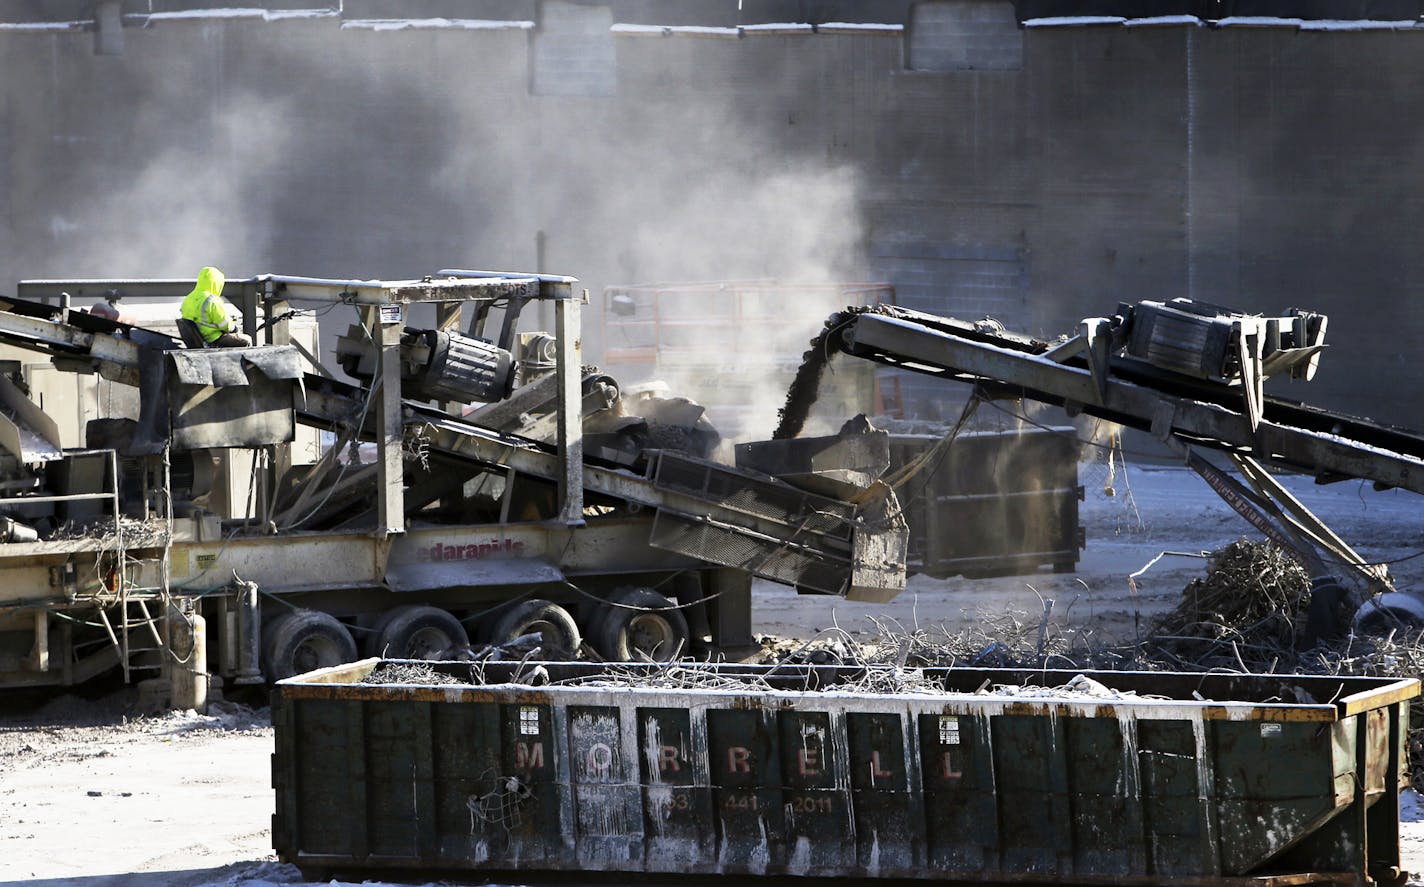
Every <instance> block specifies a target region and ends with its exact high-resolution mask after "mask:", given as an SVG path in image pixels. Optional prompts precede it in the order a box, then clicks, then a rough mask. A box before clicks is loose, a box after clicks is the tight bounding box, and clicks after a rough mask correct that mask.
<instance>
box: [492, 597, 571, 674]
mask: <svg viewBox="0 0 1424 887" xmlns="http://www.w3.org/2000/svg"><path fill="white" fill-rule="evenodd" d="M535 633H537V634H539V635H541V636H542V638H543V642H542V644H541V649H542V652H543V658H545V659H552V660H558V659H573V658H574V657H575V656H577V655H578V650H579V647H581V646H583V636H582V635H581V634H579V629H578V623H576V622H574V617H572V616H570V615H569V611H568V610H565V609H564V608H563V607H561V606H559V605H558V604H556V603H553V602H552V601H546V600H543V599H542V598H533V599H530V600H527V601H521V602H519V603H517V604H515V605H514V606H513V607H511V608H510V609H509V610H508V611H507V612H506V613H505V614H504V615H502V616H500V617H499V618H498V619H496V620H495V622H494V625H493V626H492V627H491V628H490V633H489V641H490V643H492V644H496V645H498V644H506V643H508V642H510V641H512V640H514V639H515V638H517V637H521V636H523V635H526V634H535Z"/></svg>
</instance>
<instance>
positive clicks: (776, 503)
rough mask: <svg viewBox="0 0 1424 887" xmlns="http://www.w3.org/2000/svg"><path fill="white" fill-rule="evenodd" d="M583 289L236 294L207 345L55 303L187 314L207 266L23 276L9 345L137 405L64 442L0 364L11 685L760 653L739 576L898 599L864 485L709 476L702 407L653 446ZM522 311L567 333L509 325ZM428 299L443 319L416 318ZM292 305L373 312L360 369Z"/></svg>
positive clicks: (348, 350) (251, 290) (876, 495)
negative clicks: (150, 303)
mask: <svg viewBox="0 0 1424 887" xmlns="http://www.w3.org/2000/svg"><path fill="white" fill-rule="evenodd" d="M573 284H574V280H573V279H572V278H567V277H552V276H548V275H533V274H529V275H522V274H496V273H486V272H478V271H449V272H441V273H440V274H439V275H436V276H434V277H432V278H426V279H424V280H416V281H396V282H387V281H355V280H320V279H311V278H299V277H278V276H273V275H263V276H260V277H255V278H252V279H249V280H237V281H233V280H229V281H228V286H227V290H226V292H225V295H227V296H228V297H229V300H230V301H232V302H234V304H236V305H238V306H241V309H242V311H243V314H244V317H245V324H244V327H245V329H247V330H248V331H250V332H251V331H256V330H257V329H258V328H259V327H258V322H257V318H258V316H259V312H260V316H261V317H262V318H264V323H263V324H262V326H261V329H262V331H263V333H264V336H263V337H264V338H265V344H263V345H260V346H255V347H250V348H228V349H207V348H184V347H182V345H181V343H180V342H179V341H177V340H175V339H173V338H172V337H169V336H165V335H162V334H158V333H155V332H153V331H151V330H146V329H144V328H141V327H137V326H132V325H130V324H126V323H123V322H120V321H115V320H110V319H107V318H104V317H100V316H97V315H95V314H93V313H89V312H85V311H80V310H77V309H73V308H70V307H68V306H69V305H70V304H71V300H74V299H81V298H90V297H95V296H102V295H103V294H105V293H111V292H113V291H114V290H119V291H122V292H123V293H124V294H125V295H126V296H130V297H149V298H153V297H159V298H171V299H172V300H173V304H174V305H175V306H176V304H177V302H178V300H179V298H181V296H182V295H183V294H184V293H185V292H187V290H188V289H189V288H191V286H192V282H191V281H114V280H106V281H30V282H25V283H22V284H21V286H20V294H21V298H17V299H10V300H4V301H3V304H0V309H3V310H0V342H3V343H5V344H8V345H14V346H19V347H22V348H25V349H28V350H31V351H34V352H38V353H40V354H43V355H48V356H49V357H50V359H51V360H52V361H53V362H54V363H55V365H56V366H58V367H60V368H62V369H68V370H73V371H76V372H86V373H98V374H100V375H101V376H103V377H104V378H106V379H109V380H113V381H116V382H119V383H123V384H125V385H128V386H133V387H134V388H136V389H137V392H138V396H137V398H136V407H135V408H134V409H133V410H131V411H130V414H129V415H125V416H122V417H108V418H106V419H104V420H101V421H98V422H91V423H90V424H89V427H88V428H87V441H86V443H87V444H89V446H87V447H86V448H84V449H69V450H66V449H64V448H62V447H60V446H58V444H57V443H56V440H55V438H56V434H55V428H54V423H53V421H52V420H50V418H49V417H47V416H46V415H45V413H44V411H42V410H40V409H39V408H38V406H37V405H36V404H34V403H33V402H31V401H30V400H29V399H28V398H26V397H25V395H24V392H23V391H22V390H21V387H20V384H18V383H17V382H16V380H15V379H0V399H3V403H4V405H5V406H4V409H3V413H4V415H5V418H4V421H3V422H0V445H3V446H0V449H3V451H4V454H3V458H0V477H3V480H4V489H5V492H4V497H3V498H0V514H3V515H5V517H4V524H3V526H0V532H3V533H4V535H3V542H0V686H7V685H8V686H14V685H37V684H75V683H80V682H82V681H84V680H86V679H89V678H91V677H93V676H95V675H97V674H99V673H101V672H104V671H106V670H109V669H111V668H113V667H115V666H118V667H120V668H122V670H123V673H124V675H125V678H126V679H128V678H133V677H135V676H149V675H155V676H158V677H160V680H159V681H158V682H156V683H155V684H154V685H151V686H153V687H154V689H155V690H156V691H157V692H160V693H165V692H166V693H167V694H168V695H170V696H172V697H173V698H172V699H171V700H170V701H172V702H173V703H174V704H179V705H184V706H188V705H201V704H202V701H203V698H204V694H205V692H206V688H207V687H208V686H209V684H210V683H211V678H212V677H220V678H221V679H223V680H224V681H228V682H231V683H233V684H251V683H260V682H262V681H264V680H275V679H280V678H283V677H287V676H289V675H292V674H297V673H300V672H304V671H308V670H310V669H311V668H314V667H320V666H327V665H332V664H335V663H339V662H344V661H351V660H354V659H356V658H358V656H359V655H360V653H361V652H362V651H363V650H364V652H366V653H367V654H371V655H391V656H402V657H425V656H434V655H450V654H451V653H452V652H454V651H457V650H459V649H460V648H463V647H464V646H465V645H466V644H467V643H468V641H469V640H471V639H476V640H481V641H492V642H502V641H506V640H509V639H512V638H516V637H519V636H523V635H525V634H529V633H533V632H538V633H539V634H540V635H541V637H542V638H543V641H544V643H545V652H546V653H549V652H553V651H558V652H559V653H561V654H572V653H574V652H575V651H577V650H578V649H579V648H580V646H581V644H582V643H583V642H584V641H585V640H587V641H589V642H590V643H591V645H592V646H593V647H594V648H595V649H596V650H597V651H598V652H599V653H600V654H601V655H603V656H604V657H606V658H612V659H629V658H635V657H637V656H649V657H652V658H656V659H667V658H671V657H673V656H675V655H679V654H685V653H688V652H708V651H713V650H719V649H725V648H728V647H736V646H739V645H744V644H749V643H750V642H751V641H752V637H751V627H750V580H751V577H752V576H760V577H764V578H767V579H772V580H775V581H778V582H784V583H787V584H791V585H795V586H797V587H798V588H799V589H801V590H804V591H808V592H815V593H824V594H839V595H843V596H845V597H847V598H850V599H853V600H886V599H888V598H890V597H893V596H894V595H895V594H896V593H897V592H898V591H899V590H900V589H901V588H903V586H904V581H905V570H904V553H905V528H904V523H903V520H902V519H901V518H900V517H899V509H898V507H897V506H896V504H895V499H894V495H893V493H890V492H889V491H888V490H887V489H885V488H883V487H881V486H879V485H876V484H874V483H873V479H869V480H868V481H867V484H866V486H865V488H864V489H860V490H857V491H856V496H855V499H854V501H851V500H850V498H849V497H839V498H838V497H835V496H830V495H825V494H819V493H815V492H810V491H808V490H806V489H802V488H798V487H796V486H794V485H792V484H789V483H786V482H784V481H779V480H775V479H772V478H769V477H767V476H765V475H763V474H759V473H756V472H753V471H749V470H743V469H738V468H734V467H730V466H726V465H721V464H718V463H715V462H713V461H710V460H709V459H707V458H704V455H705V453H704V452H701V451H700V450H699V447H702V445H703V444H705V443H706V442H707V440H706V438H707V429H706V428H705V427H703V425H701V424H699V423H698V422H696V421H695V419H696V416H695V413H696V411H695V409H694V410H692V411H691V413H689V412H688V411H687V410H686V409H685V410H683V413H684V421H683V424H682V425H681V426H679V427H678V428H677V429H676V430H677V431H678V432H679V435H680V439H682V440H685V441H687V442H688V447H687V449H688V450H690V451H681V452H680V451H674V450H670V449H654V448H652V447H651V446H650V441H651V440H653V439H660V440H661V439H666V438H667V437H668V435H666V434H658V433H657V432H658V430H659V429H658V428H656V427H654V426H655V425H656V423H655V422H653V421H652V420H648V419H645V418H642V417H640V416H638V415H634V414H632V413H631V412H629V408H630V405H629V404H627V403H625V402H624V401H623V400H622V399H621V398H620V396H619V392H618V389H617V384H616V382H614V381H613V380H611V379H609V378H608V377H606V376H602V375H598V374H590V375H587V376H586V375H584V373H583V372H582V366H581V360H580V349H579V342H580V330H579V308H580V304H581V298H580V296H579V295H578V294H576V293H575V291H574V288H573ZM533 301H544V302H549V303H552V306H553V314H554V316H555V319H556V327H557V328H556V330H555V332H554V335H552V336H550V335H548V334H536V333H523V334H521V333H519V332H517V324H518V321H519V318H520V312H521V309H522V308H523V307H524V306H525V305H526V304H527V303H529V302H533ZM425 302H429V303H433V304H434V305H435V313H436V324H435V327H434V328H433V329H421V330H417V329H411V328H408V327H407V325H406V320H407V315H408V312H409V311H410V309H411V307H412V306H414V305H417V304H419V303H425ZM294 305H317V306H319V307H318V309H317V310H319V311H321V312H323V313H325V312H326V311H330V310H335V309H337V308H342V307H343V306H344V307H345V308H346V309H347V310H354V311H355V312H356V314H357V316H358V320H359V322H358V323H357V324H355V325H353V326H352V327H351V330H350V331H349V332H348V333H347V335H346V336H345V337H343V339H342V341H341V343H340V344H339V345H338V356H339V358H340V360H341V362H342V365H343V367H345V368H346V369H347V370H348V372H351V373H353V374H354V375H355V376H356V377H357V378H358V380H360V381H358V382H357V383H354V384H353V383H347V382H343V381H339V380H337V379H336V378H334V377H332V376H331V374H330V373H327V372H326V371H324V370H323V369H321V367H320V365H319V364H318V363H317V362H316V361H315V359H314V357H313V356H312V355H311V354H309V353H306V349H304V348H302V347H301V346H300V345H299V344H296V343H293V342H291V341H290V339H289V337H288V334H287V324H288V322H289V321H290V318H291V317H292V311H293V306H294ZM496 320H498V321H499V323H498V325H497V326H496V324H495V321H496ZM487 328H488V329H489V331H490V333H491V338H493V339H494V341H489V340H488V339H486V338H485V334H486V329H487ZM462 329H463V330H464V331H463V332H462ZM199 344H200V343H199ZM516 351H518V352H520V354H518V355H516V354H515V352H516ZM517 381H518V382H522V383H523V384H519V385H517V386H516V382H517ZM432 402H433V405H432ZM479 402H483V403H484V404H485V406H483V407H480V408H477V409H474V410H472V411H470V412H469V413H468V414H466V413H465V405H467V404H471V403H479ZM297 423H304V424H308V425H312V426H315V427H317V428H320V429H322V430H325V431H328V432H330V433H332V434H333V435H334V438H335V439H334V443H333V444H332V445H331V446H329V447H328V448H327V450H326V452H325V454H324V455H323V456H322V457H321V458H320V459H319V460H318V461H317V462H316V463H315V464H312V465H297V464H292V457H291V453H290V447H289V444H290V442H291V440H292V439H293V434H294V428H295V426H296V424H297ZM244 450H245V451H247V452H248V453H251V454H252V455H253V458H252V460H251V468H250V483H249V484H248V488H247V489H248V495H247V502H246V503H243V502H241V501H240V499H239V501H237V502H236V503H235V504H232V503H229V504H228V506H227V507H226V510H225V511H218V512H216V513H215V512H214V509H215V508H217V507H218V505H219V504H220V500H221V498H222V497H220V496H215V495H213V494H212V493H211V489H212V487H213V482H212V477H213V475H214V474H215V473H219V474H220V473H221V472H222V470H223V468H224V466H225V465H230V464H231V462H232V460H231V458H230V457H231V456H232V454H234V453H238V452H241V451H244ZM205 647H206V648H207V652H206V654H205V653H204V648H205Z"/></svg>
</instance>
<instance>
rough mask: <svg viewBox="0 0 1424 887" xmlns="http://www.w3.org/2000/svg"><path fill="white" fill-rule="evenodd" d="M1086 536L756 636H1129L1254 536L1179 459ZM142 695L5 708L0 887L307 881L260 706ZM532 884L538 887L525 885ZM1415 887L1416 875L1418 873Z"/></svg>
mask: <svg viewBox="0 0 1424 887" xmlns="http://www.w3.org/2000/svg"><path fill="white" fill-rule="evenodd" d="M1082 480H1083V482H1084V484H1085V486H1086V487H1087V495H1086V499H1085V501H1084V503H1083V507H1082V522H1083V524H1084V526H1085V527H1086V529H1087V534H1088V540H1089V541H1088V546H1087V549H1086V550H1085V551H1084V552H1083V557H1082V562H1081V564H1080V569H1079V571H1078V572H1077V573H1076V574H1052V573H1048V572H1044V573H1039V574H1036V575H1033V576H1027V577H1014V578H1001V579H991V580H977V581H966V580H944V581H934V580H925V579H920V578H916V579H914V580H912V581H911V584H910V588H909V590H908V591H907V592H906V593H905V594H904V595H902V596H901V597H900V598H899V599H898V600H896V601H894V602H892V603H890V604H887V605H876V606H875V607H870V606H868V605H859V604H848V603H845V602H843V601H840V600H838V599H832V598H822V597H798V596H797V595H796V594H795V593H794V592H792V591H790V590H787V589H783V588H779V587H777V586H773V585H769V584H767V585H760V586H758V588H757V589H756V599H755V600H756V603H755V613H754V620H755V626H756V630H757V632H758V634H762V635H776V636H781V637H789V638H811V637H814V636H816V635H817V634H818V633H819V632H822V631H823V630H825V629H828V628H832V627H839V628H840V629H842V630H845V631H849V632H851V633H853V634H856V633H858V634H861V635H864V636H866V637H869V636H870V635H871V634H872V633H873V632H874V630H875V627H874V625H873V624H871V623H870V622H869V620H868V618H867V617H869V616H877V617H879V618H882V619H884V618H889V619H894V620H897V621H898V622H899V623H901V624H902V625H905V626H913V625H917V624H918V625H920V626H922V627H928V626H933V625H938V624H941V623H942V624H945V625H946V626H947V627H948V628H950V629H951V630H953V629H955V628H957V627H960V626H964V625H970V624H976V623H979V624H983V623H985V622H988V621H992V620H996V619H1002V618H1004V617H1005V615H1006V614H1010V613H1014V612H1018V613H1021V614H1023V618H1025V619H1029V618H1031V619H1033V620H1034V621H1035V622H1037V621H1038V619H1039V617H1040V614H1041V613H1042V612H1043V609H1044V607H1045V606H1047V604H1046V602H1047V601H1050V600H1051V601H1052V602H1053V608H1052V613H1051V621H1052V623H1053V624H1054V625H1055V626H1057V628H1056V629H1055V630H1068V629H1069V627H1072V628H1073V629H1074V630H1078V631H1088V632H1094V633H1099V634H1100V635H1101V636H1102V637H1103V638H1104V639H1105V640H1107V639H1124V638H1125V639H1130V638H1132V637H1133V635H1134V633H1135V632H1138V631H1141V630H1145V628H1146V625H1147V621H1148V620H1149V619H1150V617H1151V616H1152V615H1154V614H1156V613H1160V612H1163V611H1165V610H1167V609H1169V608H1170V607H1171V606H1173V605H1174V604H1175V603H1176V600H1177V598H1178V596H1179V595H1180V592H1181V590H1182V588H1183V587H1184V586H1185V585H1186V583H1187V582H1188V581H1189V580H1190V579H1191V578H1193V577H1194V576H1197V575H1199V574H1200V573H1201V571H1202V568H1203V562H1202V561H1201V560H1200V559H1199V558H1193V557H1179V556H1168V557H1164V558H1162V559H1161V560H1160V561H1159V562H1158V563H1157V564H1156V565H1155V566H1154V567H1153V568H1152V569H1150V570H1148V571H1147V572H1146V573H1144V574H1142V575H1141V576H1140V577H1139V578H1138V579H1137V580H1136V588H1135V589H1134V588H1133V587H1132V586H1131V585H1130V584H1129V582H1128V579H1127V577H1128V576H1129V574H1131V573H1133V572H1135V571H1137V570H1139V569H1140V568H1142V567H1143V566H1144V565H1146V564H1147V563H1148V562H1149V561H1151V560H1152V559H1153V558H1154V557H1155V556H1156V555H1158V554H1159V553H1160V552H1162V551H1174V552H1201V551H1206V550H1211V549H1214V548H1219V547H1221V546H1222V545H1224V544H1226V543H1228V542H1231V541H1233V540H1235V539H1237V538H1240V537H1242V536H1252V537H1254V536H1255V534H1254V533H1251V532H1250V528H1249V527H1248V526H1247V525H1246V524H1245V522H1244V521H1242V520H1241V519H1240V518H1238V517H1236V515H1235V514H1234V513H1233V512H1231V511H1230V510H1229V509H1227V507H1226V506H1225V505H1224V504H1222V503H1221V502H1220V501H1219V500H1218V499H1216V497H1215V496H1214V495H1213V494H1212V493H1211V492H1210V491H1209V490H1208V489H1207V488H1206V486H1205V485H1204V484H1203V483H1202V482H1201V481H1200V480H1198V479H1197V478H1196V477H1195V475H1192V474H1190V473H1189V472H1186V471H1185V470H1182V469H1176V468H1157V469H1141V468H1132V469H1130V470H1128V471H1127V472H1125V473H1124V472H1122V471H1121V470H1120V471H1119V472H1118V473H1117V474H1116V475H1115V476H1113V477H1112V478H1111V483H1112V486H1113V492H1114V495H1112V496H1108V495H1105V493H1104V490H1103V487H1104V486H1105V484H1106V483H1107V482H1108V480H1109V478H1108V476H1107V475H1106V472H1104V471H1103V470H1102V467H1101V466H1085V468H1084V471H1083V475H1082ZM1289 485H1290V487H1291V488H1292V489H1293V490H1295V491H1296V492H1297V493H1298V494H1299V495H1300V497H1301V498H1302V500H1303V501H1305V502H1306V504H1307V505H1308V506H1309V507H1311V508H1312V509H1314V510H1316V512H1317V513H1319V514H1321V516H1323V517H1324V518H1325V519H1326V520H1327V522H1329V523H1331V524H1332V526H1334V528H1335V529H1336V530H1337V531H1338V532H1340V534H1341V535H1342V536H1343V537H1344V538H1345V539H1346V540H1347V541H1349V542H1351V543H1352V544H1355V545H1357V547H1359V548H1360V549H1361V551H1362V553H1363V554H1365V555H1366V556H1367V557H1370V558H1372V559H1377V560H1387V561H1395V560H1398V559H1400V558H1405V557H1408V556H1410V555H1413V554H1416V553H1418V552H1419V551H1421V550H1424V498H1420V497H1417V496H1413V495H1411V494H1407V493H1400V492H1397V491H1390V492H1383V493H1380V492H1375V491H1372V490H1371V489H1369V488H1368V486H1365V485H1361V484H1358V483H1353V482H1352V483H1348V484H1340V485H1334V486H1330V487H1323V488H1318V487H1314V486H1313V485H1311V484H1310V483H1309V482H1308V481H1306V480H1301V479H1294V480H1291V481H1289ZM1393 569H1394V573H1395V576H1396V578H1397V583H1398V586H1399V587H1400V588H1401V589H1408V588H1411V587H1413V588H1419V589H1424V558H1419V559H1414V560H1404V561H1401V562H1399V563H1397V564H1395V566H1394V567H1393ZM134 699H135V697H134V695H133V694H132V692H130V691H122V692H115V693H111V694H109V695H107V696H104V697H102V698H99V699H84V698H82V697H79V696H74V695H67V696H62V697H58V698H49V699H39V700H37V699H34V698H29V697H26V698H25V699H20V700H0V706H3V707H0V884H20V883H25V884H40V885H49V887H59V885H76V887H101V885H102V887H110V885H113V887H119V885H123V887H129V885H245V887H260V885H265V884H288V883H301V877H300V875H299V873H298V872H297V871H296V869H294V868H292V867H290V866H284V865H280V864H278V863H277V862H275V860H274V858H273V856H272V852H271V848H270V846H269V845H270V831H269V825H270V818H271V814H272V807H273V804H272V793H271V789H270V786H269V778H270V777H269V774H270V755H271V752H272V728H271V726H270V723H269V722H268V718H267V713H266V711H265V710H262V709H256V710H254V709H251V708H246V707H243V706H240V705H235V704H223V705H219V706H216V707H214V709H213V710H212V711H211V712H210V713H209V714H207V715H195V714H193V713H191V712H189V713H173V714H169V715H166V716H163V717H150V718H133V717H131V716H130V712H131V706H132V704H133V702H134ZM1405 819H1406V820H1407V821H1406V823H1405V825H1404V827H1403V829H1402V833H1403V840H1404V846H1405V868H1406V869H1408V870H1409V871H1411V872H1415V873H1418V872H1424V809H1421V807H1420V805H1419V803H1418V799H1417V797H1415V796H1413V795H1412V793H1411V794H1408V795H1407V796H1406V803H1405ZM518 883H524V884H533V883H537V879H521V880H520V881H519V882H518ZM1415 883H1424V882H1415Z"/></svg>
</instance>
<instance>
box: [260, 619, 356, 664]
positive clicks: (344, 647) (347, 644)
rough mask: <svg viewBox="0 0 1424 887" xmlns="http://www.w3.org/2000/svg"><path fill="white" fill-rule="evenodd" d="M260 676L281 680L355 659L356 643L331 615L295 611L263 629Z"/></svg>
mask: <svg viewBox="0 0 1424 887" xmlns="http://www.w3.org/2000/svg"><path fill="white" fill-rule="evenodd" d="M262 635H263V637H262V674H263V675H265V676H266V678H267V680H268V681H280V680H283V679H284V678H289V677H292V676H293V675H299V674H303V673H305V672H308V671H313V670H315V669H318V668H328V667H330V666H333V665H340V664H341V663H343V662H353V661H355V659H356V642H355V641H353V640H351V633H350V632H349V631H347V630H346V626H344V625H342V624H341V623H340V622H338V621H337V620H336V617H335V616H332V615H331V614H330V613H322V612H321V611H319V610H296V611H293V612H291V613H286V614H284V615H281V616H278V617H277V618H276V619H274V620H273V621H272V622H270V623H268V625H267V626H265V627H264V628H263V630H262Z"/></svg>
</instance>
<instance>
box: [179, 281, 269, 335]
mask: <svg viewBox="0 0 1424 887" xmlns="http://www.w3.org/2000/svg"><path fill="white" fill-rule="evenodd" d="M225 282H227V278H225V277H223V273H222V272H221V271H219V270H218V269H216V268H214V267H212V266H211V265H209V266H206V267H204V268H203V270H202V271H199V272H198V285H197V286H195V287H193V291H192V292H191V293H189V294H188V296H187V298H185V299H183V307H182V308H181V309H179V312H178V313H179V315H180V316H181V317H182V318H183V319H184V320H191V321H192V322H193V323H194V324H196V325H197V327H198V333H199V334H200V335H201V336H202V337H203V343H204V345H205V346H206V347H208V348H244V347H246V346H248V345H251V344H252V340H251V339H249V338H248V337H247V336H245V335H243V334H242V333H239V332H237V331H236V325H235V324H234V323H233V319H232V316H231V315H230V314H229V313H228V309H227V303H226V302H224V301H223V297H222V289H223V284H224V283H225Z"/></svg>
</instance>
